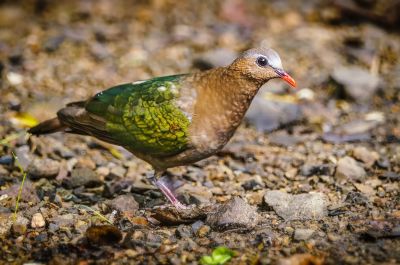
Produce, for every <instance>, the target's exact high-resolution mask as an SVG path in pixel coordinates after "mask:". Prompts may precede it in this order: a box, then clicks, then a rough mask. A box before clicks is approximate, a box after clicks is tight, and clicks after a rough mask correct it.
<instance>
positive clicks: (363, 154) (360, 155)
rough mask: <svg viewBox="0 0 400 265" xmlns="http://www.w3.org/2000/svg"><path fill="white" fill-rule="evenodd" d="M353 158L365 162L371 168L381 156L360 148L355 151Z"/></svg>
mask: <svg viewBox="0 0 400 265" xmlns="http://www.w3.org/2000/svg"><path fill="white" fill-rule="evenodd" d="M353 156H354V158H355V159H357V160H360V161H362V162H364V164H365V165H366V166H367V167H371V166H373V165H374V164H375V162H376V161H378V159H379V154H378V153H377V152H375V151H371V150H369V149H367V148H366V147H363V146H358V147H356V148H354V150H353Z"/></svg>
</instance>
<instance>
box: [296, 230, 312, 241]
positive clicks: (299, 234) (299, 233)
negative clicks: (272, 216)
mask: <svg viewBox="0 0 400 265" xmlns="http://www.w3.org/2000/svg"><path fill="white" fill-rule="evenodd" d="M314 232H315V230H313V229H295V230H294V235H293V239H294V240H297V241H305V240H308V239H310V238H311V237H312V235H313V234H314Z"/></svg>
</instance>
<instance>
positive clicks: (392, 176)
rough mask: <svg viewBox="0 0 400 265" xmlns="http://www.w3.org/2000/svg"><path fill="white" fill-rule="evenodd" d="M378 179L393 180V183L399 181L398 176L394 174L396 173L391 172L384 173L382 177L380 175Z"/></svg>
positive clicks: (399, 176)
mask: <svg viewBox="0 0 400 265" xmlns="http://www.w3.org/2000/svg"><path fill="white" fill-rule="evenodd" d="M379 178H381V179H388V180H393V181H399V180H400V174H399V173H396V172H392V171H386V172H384V173H383V174H382V175H380V176H379Z"/></svg>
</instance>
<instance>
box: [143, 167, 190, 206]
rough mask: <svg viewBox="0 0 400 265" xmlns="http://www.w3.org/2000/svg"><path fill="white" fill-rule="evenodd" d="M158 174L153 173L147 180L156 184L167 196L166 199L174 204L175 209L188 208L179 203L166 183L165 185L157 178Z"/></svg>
mask: <svg viewBox="0 0 400 265" xmlns="http://www.w3.org/2000/svg"><path fill="white" fill-rule="evenodd" d="M159 175H160V174H158V173H155V174H154V176H152V177H151V178H149V180H150V181H151V182H152V183H153V185H154V186H156V187H157V188H159V189H160V190H161V192H162V193H163V194H164V195H165V197H167V199H168V200H169V201H170V202H171V203H172V205H174V206H175V208H176V209H178V210H186V209H189V207H187V206H186V205H184V204H183V203H181V202H180V201H179V200H178V199H177V198H176V197H175V195H174V194H173V193H172V191H171V190H170V189H169V188H168V187H167V185H165V183H164V182H163V181H161V180H159V179H157V176H159Z"/></svg>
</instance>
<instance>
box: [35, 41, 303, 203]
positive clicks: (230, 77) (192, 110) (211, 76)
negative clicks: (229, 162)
mask: <svg viewBox="0 0 400 265" xmlns="http://www.w3.org/2000/svg"><path fill="white" fill-rule="evenodd" d="M275 78H280V79H282V80H284V81H286V82H287V83H288V84H289V85H290V86H292V87H296V82H295V80H294V79H293V78H292V77H291V76H290V75H289V74H287V73H286V72H285V71H284V70H283V67H282V62H281V59H280V57H279V55H278V53H277V52H276V51H274V50H273V49H271V48H268V47H258V48H252V49H249V50H246V51H244V52H243V53H241V54H240V55H239V56H238V57H237V58H236V59H235V60H234V61H233V62H232V63H231V64H230V65H228V66H225V67H216V68H212V69H209V70H206V71H199V72H194V73H189V74H178V75H170V76H162V77H155V78H152V79H148V80H143V81H135V82H132V83H125V84H121V85H117V86H114V87H111V88H108V89H106V90H104V91H102V92H99V93H97V94H95V95H94V96H93V97H91V98H89V99H88V100H85V101H77V102H72V103H69V104H67V105H66V106H65V107H63V108H61V109H60V110H59V111H58V112H57V115H56V117H55V118H53V119H50V120H46V121H44V122H42V123H40V124H38V125H36V126H35V127H32V128H31V129H30V130H29V131H28V132H29V133H30V134H32V135H42V134H50V133H55V132H59V131H62V132H66V133H72V134H80V135H89V136H93V137H95V138H98V139H100V140H102V141H105V142H108V143H111V144H114V145H119V146H122V147H124V148H125V149H127V150H128V151H130V152H131V153H132V154H133V155H135V156H136V157H138V158H140V159H142V160H144V161H146V162H147V163H149V164H150V165H151V166H152V168H153V169H154V173H152V174H151V176H149V177H148V178H149V181H150V182H151V183H152V184H153V185H155V186H156V187H158V188H159V190H160V191H161V192H162V193H163V194H164V195H165V197H166V198H167V199H168V200H169V201H170V203H172V205H173V206H175V208H176V209H178V210H182V209H188V206H187V205H185V204H183V203H181V202H180V201H179V200H178V199H177V198H176V196H175V195H174V193H173V191H172V190H171V189H170V188H169V187H168V185H166V184H165V183H164V182H163V181H161V177H162V176H163V175H165V174H166V172H167V169H169V168H172V167H177V166H185V165H189V164H192V163H195V162H197V161H200V160H202V159H205V158H207V157H210V156H212V155H214V154H215V153H217V152H218V151H220V150H221V149H222V148H223V147H224V146H225V145H226V144H227V142H228V141H229V139H230V138H231V137H232V136H233V134H234V132H235V131H236V129H237V128H238V126H239V125H240V123H241V121H242V119H243V117H244V115H245V113H246V111H247V109H248V108H249V106H250V103H251V101H252V100H253V98H254V96H255V95H256V94H257V92H258V90H259V89H260V87H261V86H262V85H264V84H265V83H266V82H268V81H269V80H271V79H275Z"/></svg>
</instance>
